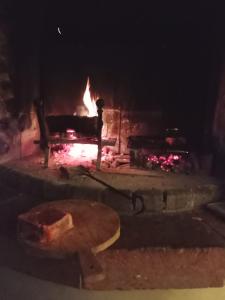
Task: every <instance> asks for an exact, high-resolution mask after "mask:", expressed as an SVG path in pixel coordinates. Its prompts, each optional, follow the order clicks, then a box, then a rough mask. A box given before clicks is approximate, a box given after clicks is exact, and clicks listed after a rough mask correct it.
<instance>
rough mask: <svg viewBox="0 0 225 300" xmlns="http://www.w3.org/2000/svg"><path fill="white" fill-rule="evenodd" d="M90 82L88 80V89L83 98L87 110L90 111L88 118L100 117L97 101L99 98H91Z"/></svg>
mask: <svg viewBox="0 0 225 300" xmlns="http://www.w3.org/2000/svg"><path fill="white" fill-rule="evenodd" d="M90 87H91V85H90V80H89V78H88V79H87V85H86V89H85V92H84V96H83V102H84V105H85V106H86V108H87V110H88V114H87V116H88V117H95V116H97V115H98V113H97V106H96V103H95V101H96V100H97V98H92V97H91V92H90Z"/></svg>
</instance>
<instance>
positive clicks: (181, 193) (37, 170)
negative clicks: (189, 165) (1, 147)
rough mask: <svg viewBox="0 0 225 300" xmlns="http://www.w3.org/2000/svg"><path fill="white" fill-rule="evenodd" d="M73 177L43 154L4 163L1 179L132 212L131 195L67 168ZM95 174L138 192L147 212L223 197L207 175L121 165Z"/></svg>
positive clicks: (55, 196) (45, 195)
mask: <svg viewBox="0 0 225 300" xmlns="http://www.w3.org/2000/svg"><path fill="white" fill-rule="evenodd" d="M67 170H68V172H69V174H70V178H69V179H67V178H64V177H63V175H62V174H61V173H60V171H59V167H57V166H52V167H50V168H48V169H43V168H42V166H41V163H40V157H39V156H36V157H29V158H26V159H25V158H24V159H22V160H16V161H12V162H8V163H5V164H2V165H1V166H0V180H1V182H3V183H5V184H6V185H11V186H12V187H15V188H17V190H18V191H21V192H24V193H27V191H28V190H29V193H30V194H31V195H33V196H35V197H39V199H42V200H43V201H45V200H60V199H66V198H83V199H88V200H93V201H101V202H103V203H105V204H108V205H109V206H111V207H113V208H114V209H116V210H117V211H118V212H120V213H121V214H132V204H131V201H130V200H129V199H126V198H124V197H123V196H121V195H118V194H117V193H115V192H113V191H111V190H110V189H109V188H107V187H105V186H103V185H102V184H100V183H98V182H96V181H94V180H93V179H91V178H88V177H87V176H85V175H79V174H77V173H76V168H74V167H71V168H69V167H68V168H67ZM92 175H94V176H95V177H96V178H98V179H100V180H102V181H104V182H106V183H107V184H109V185H111V186H112V187H114V188H116V189H118V190H119V191H122V192H125V193H126V194H127V195H130V194H131V192H136V193H137V194H139V195H141V196H142V197H143V199H144V204H145V212H146V213H151V212H174V211H184V210H192V209H194V208H196V207H199V206H202V205H204V204H206V203H208V202H212V201H218V200H220V199H221V198H222V191H223V190H222V186H221V184H220V182H219V181H218V180H216V179H215V178H211V177H206V176H197V175H195V176H194V175H181V174H171V173H170V174H167V173H165V172H160V171H159V172H158V171H157V172H156V171H142V170H137V169H125V170H123V169H119V170H116V169H115V170H114V171H112V172H111V173H110V172H109V171H108V169H107V170H104V169H103V170H102V171H101V172H97V171H93V172H92Z"/></svg>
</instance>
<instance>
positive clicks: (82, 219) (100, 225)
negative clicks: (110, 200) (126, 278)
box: [18, 199, 120, 281]
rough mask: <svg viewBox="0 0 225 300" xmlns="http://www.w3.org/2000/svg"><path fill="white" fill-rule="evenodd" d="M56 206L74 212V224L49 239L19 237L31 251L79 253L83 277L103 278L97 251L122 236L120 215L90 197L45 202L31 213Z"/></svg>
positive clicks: (53, 254) (57, 255) (49, 254)
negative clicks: (35, 239) (92, 200)
mask: <svg viewBox="0 0 225 300" xmlns="http://www.w3.org/2000/svg"><path fill="white" fill-rule="evenodd" d="M48 209H57V210H59V211H63V212H65V213H70V214H71V215H72V219H73V224H74V227H73V228H72V229H70V230H68V231H66V232H65V233H63V235H62V236H60V237H59V238H57V239H55V240H52V241H51V242H49V243H39V242H35V241H31V240H27V239H24V238H23V234H22V232H20V231H18V238H19V240H20V241H21V242H22V243H23V244H24V245H25V247H26V249H28V250H29V253H31V254H34V255H39V256H44V257H55V258H64V257H68V256H73V255H74V254H75V253H78V254H79V259H80V264H81V269H82V273H83V277H84V280H89V281H93V280H100V279H102V278H103V277H104V274H103V271H102V268H101V266H100V265H99V263H98V261H97V259H96V257H95V254H96V253H98V252H100V251H103V250H105V249H107V248H108V247H109V246H111V245H112V244H113V243H114V242H115V241H116V240H117V239H118V238H119V236H120V219H119V216H118V214H117V213H116V212H115V211H114V210H113V209H112V208H110V207H108V206H106V205H104V204H102V203H99V202H91V201H87V200H73V199H71V200H61V201H53V202H48V203H43V204H41V205H39V206H37V207H34V208H32V209H31V210H30V211H29V212H28V213H31V214H33V213H36V212H41V211H44V210H48Z"/></svg>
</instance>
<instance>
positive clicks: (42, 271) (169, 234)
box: [0, 185, 225, 290]
mask: <svg viewBox="0 0 225 300" xmlns="http://www.w3.org/2000/svg"><path fill="white" fill-rule="evenodd" d="M0 189H1V196H0V209H1V219H0V267H8V268H10V269H13V270H16V271H19V272H21V273H24V274H29V275H31V276H33V277H35V278H40V279H43V280H47V281H51V282H55V283H57V284H64V285H66V286H72V287H77V288H79V287H80V283H81V281H80V278H81V270H80V266H79V263H78V260H77V257H76V256H74V257H73V258H68V259H66V260H53V259H47V258H42V259H40V258H35V257H32V256H30V255H28V254H27V253H26V252H25V251H24V249H23V248H22V247H21V245H20V244H19V243H18V242H17V239H16V217H17V215H18V213H21V212H23V211H26V210H28V209H29V208H30V207H32V206H34V205H36V204H37V203H39V201H40V200H39V199H36V198H35V197H33V196H31V195H29V194H28V193H27V194H23V193H18V191H17V190H16V189H15V188H14V189H13V188H10V187H9V186H8V187H7V188H6V187H5V185H1V186H0ZM224 232H225V222H224V221H223V220H222V219H219V218H217V217H215V216H214V215H212V214H211V213H209V212H207V211H206V210H203V209H198V210H195V211H191V212H182V213H174V214H164V213H158V214H156V213H155V214H149V215H140V216H133V217H131V216H122V217H121V237H120V239H119V240H118V242H116V243H115V244H114V245H113V246H112V247H111V248H110V249H109V250H106V251H104V252H102V253H99V254H98V255H97V259H98V260H99V262H100V264H101V265H102V267H103V269H104V272H105V274H106V278H105V280H104V281H101V282H98V283H95V284H85V282H83V285H82V286H83V287H85V288H88V289H95V290H112V289H120V290H121V289H152V288H153V289H155V288H159V289H162V288H164V289H167V288H199V287H201V288H202V287H218V286H223V283H224V279H225V233H224Z"/></svg>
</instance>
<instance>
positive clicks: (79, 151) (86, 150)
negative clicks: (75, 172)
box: [68, 144, 98, 159]
mask: <svg viewBox="0 0 225 300" xmlns="http://www.w3.org/2000/svg"><path fill="white" fill-rule="evenodd" d="M97 153H98V146H97V145H92V144H73V145H71V146H70V148H69V151H68V155H69V156H71V157H73V158H74V159H79V158H81V157H86V158H87V159H96V156H97Z"/></svg>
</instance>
